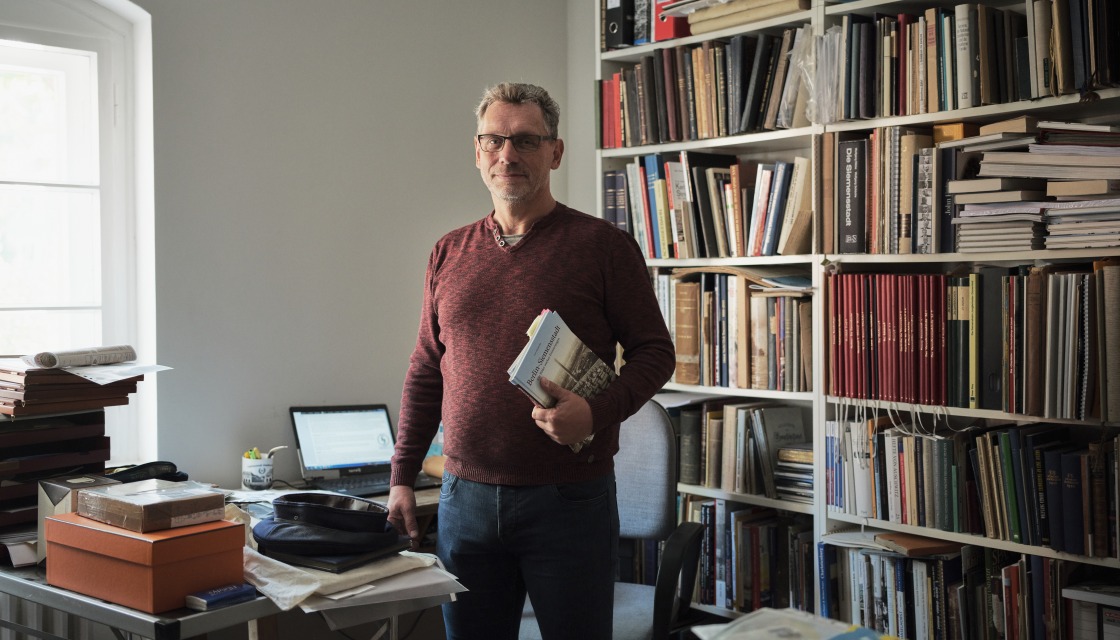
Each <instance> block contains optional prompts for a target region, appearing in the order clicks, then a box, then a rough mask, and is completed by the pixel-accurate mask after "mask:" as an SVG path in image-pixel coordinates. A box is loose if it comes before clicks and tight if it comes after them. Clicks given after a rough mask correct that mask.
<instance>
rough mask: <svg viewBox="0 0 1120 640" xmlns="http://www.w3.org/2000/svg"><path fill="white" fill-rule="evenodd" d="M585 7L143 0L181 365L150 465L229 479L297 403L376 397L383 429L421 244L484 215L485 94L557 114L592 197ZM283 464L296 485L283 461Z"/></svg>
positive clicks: (173, 336)
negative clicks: (476, 135)
mask: <svg viewBox="0 0 1120 640" xmlns="http://www.w3.org/2000/svg"><path fill="white" fill-rule="evenodd" d="M595 1H596V0H571V2H570V3H565V2H557V1H555V0H472V1H470V2H460V1H452V0H392V1H390V0H190V1H185V0H136V2H137V4H139V5H140V6H142V7H144V8H145V9H146V10H148V11H149V12H150V13H151V14H152V34H153V47H154V51H153V69H154V72H153V73H154V100H155V203H156V261H157V270H156V277H157V286H158V293H157V305H158V344H159V355H158V361H159V362H160V363H161V364H165V365H168V366H170V367H173V370H172V371H166V372H163V373H160V374H158V375H159V403H160V405H159V425H158V429H159V431H158V433H159V436H158V442H159V444H158V448H159V449H158V454H159V456H160V457H161V458H162V459H167V460H173V461H175V462H176V463H178V464H179V465H180V466H181V467H182V468H183V469H184V470H186V471H187V472H188V473H190V475H191V477H192V478H195V479H200V480H209V481H214V482H219V483H221V484H223V485H225V486H235V484H236V483H237V478H238V461H237V458H238V456H239V455H240V454H241V452H242V451H243V450H244V449H246V448H248V447H250V446H254V445H256V446H259V447H262V448H264V447H271V446H275V445H278V444H292V436H291V427H290V424H289V421H288V417H287V408H288V406H290V405H292V404H326V403H357V402H369V401H376V402H385V403H387V404H389V406H390V409H391V411H392V413H393V416H394V419H395V417H396V415H397V411H398V408H399V402H400V393H401V385H402V382H403V378H404V372H405V368H406V366H407V361H408V355H409V352H410V351H411V348H412V345H413V342H414V340H415V336H416V323H417V318H418V315H417V314H418V312H419V307H420V298H421V286H422V280H423V274H424V267H425V263H426V260H427V256H428V252H429V250H430V248H431V246H432V244H433V243H434V242H435V240H437V239H438V237H439V236H440V235H442V234H443V233H444V232H446V231H448V230H450V229H451V228H453V227H456V226H460V225H463V224H467V223H469V222H471V221H473V220H476V219H478V218H480V217H482V216H483V215H485V214H486V213H487V212H488V211H489V209H490V199H489V195H488V193H487V192H486V190H485V188H484V187H483V185H482V182H481V180H480V179H479V176H478V173H477V170H476V169H475V167H474V164H473V160H472V157H473V156H472V147H471V135H472V134H473V132H474V121H473V115H472V111H473V107H474V105H475V104H476V102H477V100H478V98H479V96H480V94H481V91H482V89H483V88H484V87H485V86H486V85H489V84H493V83H495V82H498V81H501V80H507V79H509V80H523V81H528V82H534V83H537V84H540V85H542V86H545V87H546V88H548V89H549V90H550V91H551V92H552V93H553V95H554V96H555V97H556V98H557V100H559V101H560V103H561V105H563V106H566V107H567V108H566V109H565V113H564V115H563V119H562V122H561V135H562V136H563V137H565V138H566V141H567V144H568V156H567V158H566V163H565V164H566V165H567V166H571V167H573V169H571V173H572V174H573V175H578V178H574V179H573V184H579V185H580V186H579V188H573V189H572V192H573V193H572V194H571V197H570V198H568V199H567V200H566V201H567V202H569V203H571V204H573V205H575V206H577V207H582V208H584V209H585V210H591V209H593V207H594V205H595V200H594V176H595V173H594V162H593V159H594V154H593V152H592V149H593V148H594V141H593V139H592V138H593V135H594V120H590V118H592V117H594V109H595V107H594V93H593V90H594V84H593V82H592V81H591V78H592V77H593V76H592V75H591V74H592V63H591V60H592V55H593V51H592V50H591V48H590V45H589V44H580V45H579V46H580V47H581V49H580V50H579V51H577V52H575V53H574V54H572V55H569V51H568V40H567V38H568V33H569V30H571V29H572V28H573V25H575V28H576V30H577V31H578V32H579V33H574V34H572V35H573V36H574V38H575V39H576V40H578V41H580V42H582V41H583V40H584V39H588V42H590V40H589V39H590V38H591V37H592V35H591V31H592V28H591V27H592V25H593V22H591V21H592V20H593V16H594V11H595V8H594V7H595V6H596V4H595ZM573 59H574V60H577V61H578V60H583V61H585V62H579V63H578V64H579V66H580V67H581V68H580V69H579V70H578V71H573V70H570V69H569V67H570V66H571V65H572V64H573ZM585 70H586V71H585ZM573 96H574V98H573ZM573 99H574V100H576V101H577V102H578V103H579V104H578V105H573V104H571V101H572V100H573ZM576 113H578V114H580V115H578V116H577V115H574V114H576ZM573 118H579V119H582V121H581V122H579V123H578V126H575V125H573ZM569 131H571V132H572V134H571V135H569V133H568V132H569ZM568 174H569V170H568V169H567V167H564V168H562V169H561V171H560V172H559V173H558V174H557V175H555V176H554V181H553V185H554V190H555V191H556V194H557V196H558V197H559V198H560V199H561V200H565V198H566V196H568V195H569V193H568V191H569V190H568V184H569V182H568V180H569V178H568ZM277 464H278V466H277V476H278V477H279V478H284V479H293V478H295V477H296V475H297V466H296V463H295V459H294V454H292V453H291V452H289V455H281V456H280V457H279V460H278V463H277Z"/></svg>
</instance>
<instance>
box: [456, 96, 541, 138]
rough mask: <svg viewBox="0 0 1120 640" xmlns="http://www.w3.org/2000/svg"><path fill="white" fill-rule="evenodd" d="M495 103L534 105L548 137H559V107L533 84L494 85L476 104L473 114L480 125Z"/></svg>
mask: <svg viewBox="0 0 1120 640" xmlns="http://www.w3.org/2000/svg"><path fill="white" fill-rule="evenodd" d="M495 102H505V103H508V104H527V103H528V104H535V105H537V106H538V107H540V108H541V113H542V114H544V123H545V126H547V127H548V135H550V136H552V137H554V138H555V137H558V136H559V135H560V105H559V104H556V101H555V100H553V99H552V96H550V95H548V92H547V91H545V90H544V89H542V88H541V87H538V86H537V85H535V84H524V83H520V82H503V83H501V84H496V85H494V86H492V87H490V88H488V89H486V91H485V92H484V93H483V94H482V101H481V102H479V103H478V107H476V108H475V110H474V114H475V117H476V118H478V121H479V122H480V123H481V122H482V118H483V117H484V116H485V115H486V110H487V109H489V108H490V105H492V104H494V103H495Z"/></svg>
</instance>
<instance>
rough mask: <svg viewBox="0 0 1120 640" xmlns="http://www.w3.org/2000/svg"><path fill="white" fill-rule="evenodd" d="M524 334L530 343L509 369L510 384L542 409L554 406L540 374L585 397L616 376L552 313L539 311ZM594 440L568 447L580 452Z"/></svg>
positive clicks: (602, 387) (556, 314)
mask: <svg viewBox="0 0 1120 640" xmlns="http://www.w3.org/2000/svg"><path fill="white" fill-rule="evenodd" d="M525 333H526V334H527V335H528V336H529V342H527V343H526V344H525V348H523V349H522V350H521V353H519V354H518V355H517V358H516V359H515V360H514V361H513V364H511V365H510V366H509V369H508V373H509V381H510V382H512V383H513V384H514V385H516V386H517V387H518V388H519V389H521V390H522V391H524V392H525V394H526V395H528V396H529V398H530V399H532V400H533V402H536V403H537V404H539V405H541V406H542V407H551V406H553V405H555V404H556V399H555V398H553V397H552V396H550V395H548V394H547V393H545V392H544V389H542V388H541V383H540V377H541V376H542V375H543V376H544V377H546V378H548V379H549V380H551V381H553V382H555V383H556V384H558V385H560V386H562V387H564V388H565V389H567V390H569V391H571V392H573V393H576V394H578V395H579V396H581V397H584V398H590V397H592V396H594V395H595V394H597V393H599V392H600V391H602V390H604V389H606V388H607V385H609V384H610V383H611V382H612V381H613V380H614V379H615V377H616V376H615V372H614V369H612V368H611V366H610V365H608V364H607V363H606V362H603V360H602V359H601V358H600V357H599V356H598V355H596V354H595V352H594V351H592V350H591V349H589V348H588V347H587V345H585V344H583V341H582V340H580V338H579V337H578V336H577V335H576V334H575V333H573V332H572V330H571V329H569V328H568V325H567V324H566V323H565V322H564V320H563V319H562V318H561V317H560V314H558V313H556V312H555V311H550V310H548V309H545V310H543V311H541V313H540V315H538V316H537V317H536V319H534V320H533V324H531V325H530V326H529V329H528V331H526V332H525ZM593 437H594V435H591V436H588V437H587V438H586V439H585V440H583V441H582V442H577V443H576V444H573V445H569V446H570V447H571V449H572V451H574V452H576V453H579V450H580V449H582V448H583V446H584V445H585V444H587V443H589V442H591V439H592V438H593Z"/></svg>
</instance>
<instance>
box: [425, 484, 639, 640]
mask: <svg viewBox="0 0 1120 640" xmlns="http://www.w3.org/2000/svg"><path fill="white" fill-rule="evenodd" d="M438 520H439V538H438V540H437V543H436V549H437V553H438V555H439V558H440V560H441V561H442V562H443V564H444V566H445V567H446V568H447V570H448V571H450V572H451V573H453V574H455V576H456V577H458V578H459V581H460V582H462V583H463V586H465V587H466V588H467V589H468V591H466V592H464V593H460V594H459V595H458V599H457V600H456V601H455V602H451V603H449V604H445V605H443V618H444V625H445V626H446V629H447V638H448V640H466V639H473V638H479V639H482V640H502V639H505V638H508V639H511V640H514V639H516V638H517V633H518V628H519V627H520V624H521V610H522V608H523V607H524V604H525V595H526V593H527V594H528V595H529V599H530V601H531V602H532V603H533V610H534V611H535V612H536V615H537V621H538V622H539V624H540V627H541V635H542V637H543V638H545V640H549V639H550V638H556V639H566V638H580V639H581V640H595V639H600V638H601V639H604V640H609V638H610V637H611V621H612V617H613V611H614V578H615V574H616V569H617V565H618V503H617V502H616V500H615V483H614V475H613V474H612V475H609V476H606V477H603V478H599V479H596V480H591V481H588V482H580V483H573V484H561V485H539V486H527V487H514V486H504V485H489V484H481V483H478V482H471V481H469V480H464V479H462V478H458V477H456V476H454V475H451V474H450V473H444V477H443V488H442V490H441V491H440V498H439V518H438Z"/></svg>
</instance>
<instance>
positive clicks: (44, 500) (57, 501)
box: [35, 474, 120, 562]
mask: <svg viewBox="0 0 1120 640" xmlns="http://www.w3.org/2000/svg"><path fill="white" fill-rule="evenodd" d="M109 484H120V483H119V482H117V481H116V480H113V479H112V478H106V477H105V476H99V475H91V474H86V475H79V476H66V477H62V478H49V479H47V480H40V481H39V537H38V542H37V543H36V545H35V553H36V555H37V556H38V561H39V562H42V561H43V558H46V557H47V541H46V539H45V538H44V537H43V519H44V518H46V517H47V516H54V515H61V514H63V513H71V512H73V511H75V510H76V509H77V506H78V501H77V500H75V496H76V494H77V492H78V491H80V490H82V489H92V488H93V487H100V486H104V485H109Z"/></svg>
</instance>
